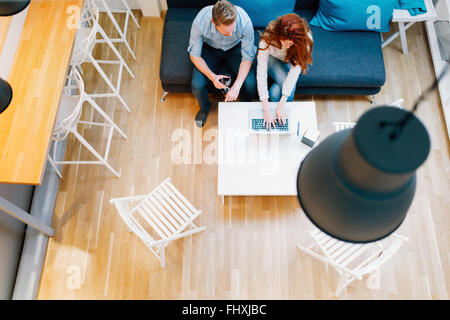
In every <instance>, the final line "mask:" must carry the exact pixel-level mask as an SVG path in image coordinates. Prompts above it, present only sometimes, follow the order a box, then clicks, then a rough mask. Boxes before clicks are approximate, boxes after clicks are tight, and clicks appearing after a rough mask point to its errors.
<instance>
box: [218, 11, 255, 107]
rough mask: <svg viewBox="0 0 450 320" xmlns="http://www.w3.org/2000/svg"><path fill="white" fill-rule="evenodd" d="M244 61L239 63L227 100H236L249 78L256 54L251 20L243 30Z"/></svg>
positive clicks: (242, 47)
mask: <svg viewBox="0 0 450 320" xmlns="http://www.w3.org/2000/svg"><path fill="white" fill-rule="evenodd" d="M241 55H242V61H241V64H240V65H239V72H238V75H237V78H236V81H235V82H234V84H233V86H232V87H231V89H230V90H229V91H228V93H227V95H226V97H225V101H235V100H236V99H237V97H238V96H239V91H240V90H241V87H242V85H243V84H244V81H245V79H246V78H247V75H248V73H249V72H250V68H251V67H252V63H253V59H254V58H255V56H256V47H255V33H254V31H253V25H252V23H251V21H250V20H249V22H248V23H247V25H246V26H245V28H244V30H243V38H242V42H241Z"/></svg>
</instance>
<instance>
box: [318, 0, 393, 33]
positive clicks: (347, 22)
mask: <svg viewBox="0 0 450 320" xmlns="http://www.w3.org/2000/svg"><path fill="white" fill-rule="evenodd" d="M397 6H398V0H377V1H374V0H320V4H319V9H318V10H317V12H316V15H315V16H314V18H313V19H312V20H311V22H310V24H311V25H313V26H316V27H320V28H322V29H325V30H329V31H343V30H363V31H378V32H388V31H389V22H390V21H391V18H392V13H393V12H394V8H396V7H397Z"/></svg>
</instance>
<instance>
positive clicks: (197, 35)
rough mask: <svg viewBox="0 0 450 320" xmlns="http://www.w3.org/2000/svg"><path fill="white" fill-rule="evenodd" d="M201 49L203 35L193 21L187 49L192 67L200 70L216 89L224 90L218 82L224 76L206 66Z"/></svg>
mask: <svg viewBox="0 0 450 320" xmlns="http://www.w3.org/2000/svg"><path fill="white" fill-rule="evenodd" d="M202 48H203V34H202V31H201V30H200V28H199V27H198V26H197V24H196V22H195V20H194V22H193V23H192V27H191V36H190V38H189V47H188V49H187V51H188V52H189V57H190V58H191V61H192V63H193V64H194V66H195V67H196V68H197V69H198V70H200V72H201V73H203V74H204V75H205V76H206V77H207V78H208V79H209V80H211V81H212V82H213V83H214V86H215V87H216V88H217V89H224V88H226V86H224V85H223V84H222V83H221V82H220V81H219V80H220V79H221V78H224V76H219V75H216V74H215V73H214V72H212V71H211V69H210V68H209V67H208V65H207V64H206V62H205V60H204V59H203V58H202V57H201V55H202Z"/></svg>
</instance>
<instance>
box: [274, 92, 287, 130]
mask: <svg viewBox="0 0 450 320" xmlns="http://www.w3.org/2000/svg"><path fill="white" fill-rule="evenodd" d="M285 103H286V98H285V97H284V96H283V97H282V98H281V100H280V102H278V105H277V109H276V110H275V115H276V116H277V120H278V123H282V124H286V117H287V114H286V112H285V111H284V104H285Z"/></svg>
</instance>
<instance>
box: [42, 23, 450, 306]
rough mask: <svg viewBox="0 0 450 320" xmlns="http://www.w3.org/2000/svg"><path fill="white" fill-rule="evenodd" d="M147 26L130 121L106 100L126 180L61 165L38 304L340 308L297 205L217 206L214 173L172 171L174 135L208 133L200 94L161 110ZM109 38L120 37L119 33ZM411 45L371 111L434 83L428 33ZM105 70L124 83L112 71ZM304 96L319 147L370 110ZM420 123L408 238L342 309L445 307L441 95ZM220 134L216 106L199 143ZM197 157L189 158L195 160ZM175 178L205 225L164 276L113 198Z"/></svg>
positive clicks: (136, 43) (447, 208)
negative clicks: (399, 304) (425, 303)
mask: <svg viewBox="0 0 450 320" xmlns="http://www.w3.org/2000/svg"><path fill="white" fill-rule="evenodd" d="M104 18H105V17H104V16H103V17H102V19H104ZM140 22H141V25H142V30H136V28H135V27H134V26H133V24H132V22H130V29H131V31H130V41H131V43H132V46H133V47H134V48H136V55H137V60H136V61H133V59H132V58H131V56H130V55H129V54H127V52H126V49H124V48H122V47H121V49H123V50H121V52H122V53H123V54H124V55H125V56H126V57H127V61H128V62H129V64H130V66H131V68H132V70H133V71H134V72H135V74H136V79H135V80H133V79H131V78H130V77H129V76H128V75H127V74H126V73H124V84H123V90H122V92H123V96H124V98H125V100H126V101H128V102H129V104H130V106H131V109H132V112H131V113H128V112H126V111H125V110H124V108H123V107H122V106H121V105H120V103H119V102H118V101H117V100H116V99H103V100H100V99H99V100H98V101H99V103H100V104H101V106H102V107H103V108H104V109H105V110H107V112H108V113H109V114H110V115H111V116H112V117H113V118H114V120H115V121H116V123H118V124H119V125H120V126H121V127H122V128H123V129H124V131H125V133H126V134H127V135H128V140H125V139H122V138H120V137H119V136H118V135H117V136H115V138H114V140H113V146H112V149H111V156H110V159H111V163H112V165H113V166H114V167H115V168H118V169H119V170H120V171H121V173H122V177H121V178H120V179H117V178H115V177H113V175H112V174H111V173H110V172H109V171H108V170H107V169H106V168H104V167H100V166H86V165H84V166H76V165H70V166H69V165H66V166H65V167H64V170H63V179H62V180H61V184H60V188H59V192H58V197H57V201H56V208H55V213H54V218H53V226H54V227H55V236H54V238H52V239H50V241H49V244H48V249H47V254H46V259H45V265H44V268H43V274H42V278H41V285H40V288H39V294H38V298H39V299H335V298H334V296H333V292H334V290H335V288H336V285H337V281H338V276H337V274H336V272H334V270H333V269H331V268H330V270H329V272H328V273H327V272H326V270H325V267H324V265H323V264H322V263H321V262H319V261H316V260H313V259H312V258H311V257H309V256H307V255H305V254H303V253H301V252H299V251H298V250H297V249H296V245H297V244H298V243H300V242H302V243H307V242H309V238H308V234H307V230H309V229H310V228H311V224H310V222H309V221H308V219H307V218H306V216H305V215H304V214H303V212H302V210H301V209H300V208H299V205H298V201H297V199H296V198H295V197H232V198H231V197H226V198H225V205H223V206H222V203H221V199H220V197H218V196H217V194H216V190H217V166H216V165H214V164H213V165H209V164H204V163H203V164H202V163H198V164H189V165H184V164H182V165H175V164H174V163H173V162H172V161H171V150H172V146H173V145H174V144H175V142H173V141H172V140H171V137H172V133H173V132H174V130H176V129H179V128H185V129H187V130H189V132H191V136H192V139H193V141H192V143H193V144H194V143H195V144H196V146H197V148H199V147H203V148H205V147H206V146H207V145H208V144H209V143H210V142H207V141H206V140H205V141H204V142H203V145H202V141H201V135H198V131H196V132H195V126H194V122H193V119H194V116H195V114H196V112H197V110H198V106H197V104H196V101H195V99H194V98H193V97H192V95H191V94H171V95H169V96H168V97H167V99H166V102H165V103H161V102H160V101H159V97H160V96H161V93H162V89H161V84H160V81H159V61H160V47H161V36H162V27H163V21H162V20H161V19H158V18H145V19H144V18H141V19H140ZM102 23H103V24H104V23H106V22H105V20H102ZM106 29H107V31H108V32H112V28H111V24H110V23H108V24H107V27H106ZM407 35H408V42H409V50H410V53H409V54H408V55H402V53H401V45H400V40H396V41H394V42H393V43H392V44H391V45H389V46H388V47H386V48H385V49H384V58H385V64H386V71H387V81H386V84H385V85H384V87H383V89H382V91H381V93H380V94H378V95H376V96H375V103H376V104H382V103H387V102H391V101H394V100H396V99H398V98H404V100H405V107H408V108H409V107H410V106H411V105H412V104H413V102H414V100H415V98H416V97H417V96H418V95H419V94H420V93H421V92H422V91H424V89H425V88H426V87H427V86H428V85H429V84H430V83H431V82H432V81H433V80H434V72H433V69H432V68H433V66H432V61H431V57H430V52H429V49H428V44H427V39H426V32H425V27H424V26H423V25H421V24H416V25H414V26H413V27H411V28H410V29H409V30H408V33H407ZM84 70H85V74H86V76H85V80H86V83H87V90H88V92H92V91H93V90H100V89H102V88H103V89H104V84H103V82H102V80H101V78H100V77H98V76H97V75H96V73H94V72H93V71H92V69H91V68H89V67H85V68H84ZM108 70H109V69H108ZM108 72H112V73H114V74H116V71H113V70H112V69H111V70H110V71H108ZM91 88H92V89H91ZM297 99H301V100H311V99H313V100H314V101H315V102H316V108H317V118H318V123H319V130H320V131H322V137H325V136H327V135H329V134H331V133H332V132H333V127H332V122H333V121H356V120H357V119H358V117H359V116H360V115H361V114H362V113H364V112H365V111H366V110H368V109H370V108H372V107H373V105H371V104H370V103H369V102H368V99H367V97H356V96H314V97H311V96H299V97H297ZM89 115H90V113H89V112H85V116H89ZM418 117H419V118H420V119H422V120H423V121H424V122H425V124H426V126H427V128H428V131H429V133H430V135H431V139H432V150H431V154H430V156H429V158H428V160H427V161H426V163H425V165H424V166H422V167H421V168H420V170H418V187H417V193H416V197H415V199H414V202H413V204H412V207H411V209H410V212H409V214H408V216H407V218H406V220H405V222H404V223H403V225H402V226H401V228H400V229H399V231H398V233H400V234H403V235H406V236H408V237H409V238H410V239H411V241H410V242H409V243H407V244H406V245H405V246H403V247H402V248H401V249H400V251H399V252H398V253H397V255H395V256H394V257H393V258H392V260H390V261H388V262H387V263H386V264H385V265H383V267H382V270H381V281H380V288H379V289H371V290H369V289H368V288H367V281H366V278H365V279H364V280H363V281H354V282H353V283H352V284H350V285H349V286H348V287H347V289H346V290H345V291H344V293H343V294H342V295H341V297H340V299H448V295H449V288H450V269H449V259H450V255H449V245H450V241H449V240H450V234H449V232H448V230H450V215H449V213H450V190H449V189H450V188H449V185H450V165H449V164H450V161H449V153H450V152H449V140H448V137H447V135H446V130H445V127H444V126H445V124H444V120H443V114H442V111H441V106H440V100H439V95H438V94H437V93H433V94H432V95H431V96H430V97H429V98H428V99H426V102H425V103H423V105H422V106H421V107H420V109H419V111H418ZM211 128H217V109H215V110H213V111H212V114H211V115H210V117H209V119H208V122H207V124H206V126H205V128H204V129H203V132H206V130H207V129H211ZM84 134H85V135H86V136H87V137H88V139H91V140H93V141H94V142H93V144H94V145H95V146H96V147H98V148H100V149H101V148H104V142H105V140H106V134H103V132H102V131H95V130H93V129H90V128H85V129H84ZM194 137H197V138H198V139H197V138H196V139H194ZM194 140H195V141H194ZM193 150H194V149H193ZM196 150H199V149H196ZM80 156H81V157H88V154H87V153H86V152H85V151H84V150H81V149H80V146H79V144H78V143H76V142H75V141H74V140H73V139H72V138H71V139H70V140H69V143H68V148H67V154H66V159H69V158H72V159H73V158H77V157H80ZM195 157H196V156H195V154H192V162H193V163H194V158H195ZM168 176H170V177H172V180H173V183H174V184H175V185H176V186H177V187H178V189H179V190H180V191H181V192H182V193H183V194H185V196H186V197H187V198H188V199H190V200H191V201H192V202H193V204H194V205H195V206H196V207H197V208H200V209H202V211H203V213H202V215H201V216H200V218H199V220H198V225H205V226H206V227H207V229H206V231H205V232H203V233H200V234H197V235H194V236H192V237H189V238H186V239H185V240H183V239H182V240H178V241H175V242H174V243H172V244H170V245H169V246H168V247H167V250H166V255H167V266H166V268H165V269H161V268H160V266H159V262H158V260H157V259H156V258H155V257H154V256H153V254H152V253H151V252H150V251H149V250H148V249H147V248H146V247H145V245H144V244H143V243H142V242H141V241H140V240H139V239H138V238H137V237H136V236H135V235H134V234H133V233H130V232H129V231H128V229H127V227H126V225H124V223H123V222H122V220H121V219H120V217H119V215H118V213H117V211H116V209H115V208H114V207H113V206H112V205H111V204H110V203H109V199H111V198H113V197H119V196H128V195H132V194H145V193H147V192H149V191H150V190H152V189H153V188H154V187H155V186H156V185H157V184H159V183H160V182H161V181H162V180H164V179H165V178H166V177H168Z"/></svg>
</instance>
